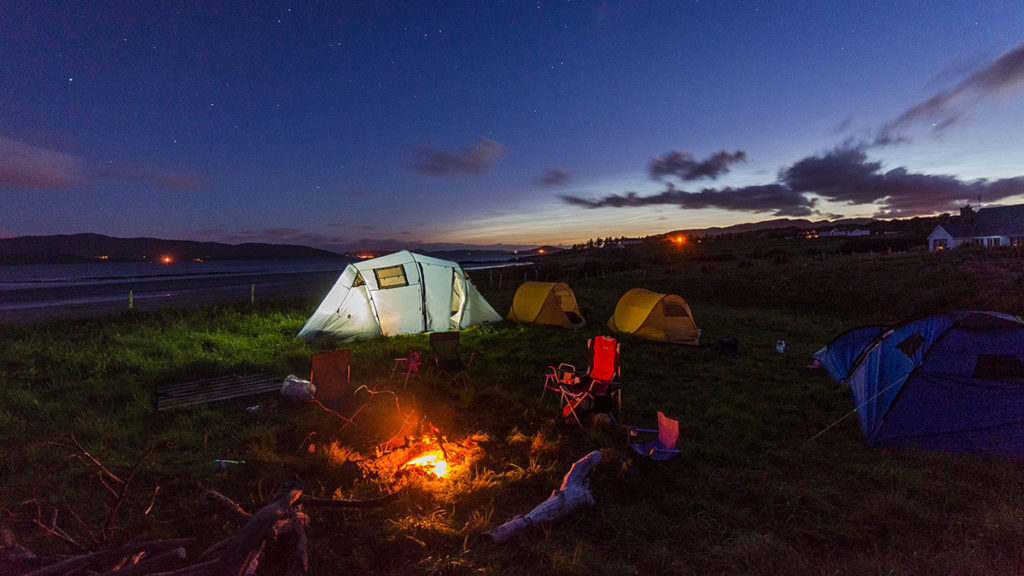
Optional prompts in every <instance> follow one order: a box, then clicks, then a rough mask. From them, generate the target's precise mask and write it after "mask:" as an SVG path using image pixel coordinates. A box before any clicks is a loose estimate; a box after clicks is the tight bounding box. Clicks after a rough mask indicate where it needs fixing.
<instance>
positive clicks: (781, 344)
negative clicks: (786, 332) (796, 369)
mask: <svg viewBox="0 0 1024 576" xmlns="http://www.w3.org/2000/svg"><path fill="white" fill-rule="evenodd" d="M775 351H776V352H778V353H779V354H782V353H783V352H785V351H786V341H785V340H783V339H782V338H779V341H778V342H776V343H775Z"/></svg>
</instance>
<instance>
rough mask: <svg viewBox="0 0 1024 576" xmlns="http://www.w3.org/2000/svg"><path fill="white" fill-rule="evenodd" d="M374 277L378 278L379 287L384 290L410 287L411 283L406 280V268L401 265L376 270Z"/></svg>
mask: <svg viewBox="0 0 1024 576" xmlns="http://www.w3.org/2000/svg"><path fill="white" fill-rule="evenodd" d="M373 275H374V276H376V277H377V286H379V287H381V288H382V289H384V288H399V287H402V286H408V285H409V281H408V280H407V279H406V278H405V267H404V266H402V265H401V264H399V265H398V266H388V267H387V268H374V270H373Z"/></svg>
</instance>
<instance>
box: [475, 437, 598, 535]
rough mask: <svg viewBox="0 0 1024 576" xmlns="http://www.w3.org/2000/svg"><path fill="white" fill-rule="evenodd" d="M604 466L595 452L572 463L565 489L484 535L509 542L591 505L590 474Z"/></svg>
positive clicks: (555, 492) (565, 480)
mask: <svg viewBox="0 0 1024 576" xmlns="http://www.w3.org/2000/svg"><path fill="white" fill-rule="evenodd" d="M600 462H601V451H600V450H594V451H593V452H591V453H590V454H587V455H586V456H584V457H583V458H580V459H579V460H577V461H576V462H574V463H573V465H572V467H571V468H569V472H568V473H566V475H565V477H564V478H563V479H562V487H561V488H559V489H558V490H555V491H553V492H552V493H551V496H549V497H548V499H547V500H545V501H543V502H541V503H540V504H538V505H537V507H536V508H534V509H533V510H530V511H529V512H527V513H526V515H524V516H515V517H513V518H512V519H511V520H509V521H508V522H505V523H504V524H502V525H501V526H498V527H497V528H494V529H493V530H489V531H487V532H485V533H484V535H485V536H488V537H490V539H491V540H493V541H494V542H507V541H509V540H511V539H512V538H514V537H516V536H518V535H519V533H520V532H522V531H523V530H525V529H526V528H528V527H530V526H534V525H536V524H541V523H547V522H554V521H556V520H560V519H562V518H563V517H565V516H568V515H569V514H570V513H571V512H572V511H573V510H575V509H576V508H578V507H579V506H580V505H583V504H586V505H588V506H589V505H591V504H593V503H594V496H593V494H591V493H590V471H591V470H592V469H593V468H594V466H596V465H597V464H599V463H600Z"/></svg>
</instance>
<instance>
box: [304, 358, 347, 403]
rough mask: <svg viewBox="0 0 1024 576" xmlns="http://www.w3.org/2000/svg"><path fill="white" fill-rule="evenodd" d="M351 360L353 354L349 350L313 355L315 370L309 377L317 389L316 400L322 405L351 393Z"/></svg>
mask: <svg viewBox="0 0 1024 576" xmlns="http://www.w3.org/2000/svg"><path fill="white" fill-rule="evenodd" d="M350 359H351V352H350V351H348V350H335V351H334V352H321V353H319V354H313V357H312V358H311V361H312V364H313V370H312V371H311V373H310V375H309V381H310V383H311V384H313V385H314V386H315V387H316V388H315V390H316V398H317V399H318V400H319V401H320V402H321V403H322V404H328V403H331V402H334V401H335V400H337V399H338V398H340V397H341V396H342V395H344V394H348V393H349V391H350V390H349V380H350V376H351V367H350V366H349V360H350Z"/></svg>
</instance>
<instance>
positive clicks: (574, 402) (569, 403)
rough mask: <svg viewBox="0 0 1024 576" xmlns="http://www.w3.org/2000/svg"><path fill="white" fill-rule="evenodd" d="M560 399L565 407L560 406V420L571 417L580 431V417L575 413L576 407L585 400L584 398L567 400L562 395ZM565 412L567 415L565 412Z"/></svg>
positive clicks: (581, 426) (581, 423) (567, 398)
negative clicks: (563, 401)
mask: <svg viewBox="0 0 1024 576" xmlns="http://www.w3.org/2000/svg"><path fill="white" fill-rule="evenodd" d="M562 398H563V399H564V400H565V405H563V406H562V418H563V419H564V418H568V417H569V416H572V419H573V420H575V421H576V425H577V426H579V427H580V429H582V428H583V422H582V421H580V416H579V414H577V413H576V407H577V406H579V405H580V403H581V402H583V400H585V399H586V396H577V397H573V398H569V397H566V396H565V395H564V394H563V395H562ZM567 410H568V413H567V412H566V411H567Z"/></svg>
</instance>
